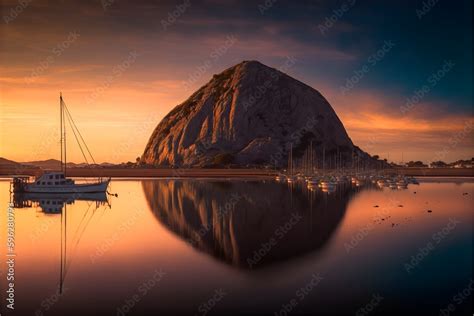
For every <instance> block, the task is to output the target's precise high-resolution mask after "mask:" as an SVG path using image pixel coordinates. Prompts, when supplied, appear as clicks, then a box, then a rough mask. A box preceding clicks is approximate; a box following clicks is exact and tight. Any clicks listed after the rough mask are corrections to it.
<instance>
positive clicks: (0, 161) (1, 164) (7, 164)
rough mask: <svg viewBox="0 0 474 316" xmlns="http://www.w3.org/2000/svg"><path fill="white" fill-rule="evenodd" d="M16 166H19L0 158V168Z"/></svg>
mask: <svg viewBox="0 0 474 316" xmlns="http://www.w3.org/2000/svg"><path fill="white" fill-rule="evenodd" d="M16 166H20V164H19V163H18V162H15V161H13V160H8V159H6V158H2V157H0V167H16Z"/></svg>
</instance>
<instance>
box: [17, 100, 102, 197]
mask: <svg viewBox="0 0 474 316" xmlns="http://www.w3.org/2000/svg"><path fill="white" fill-rule="evenodd" d="M59 108H60V143H61V171H50V172H45V173H43V174H42V175H41V176H39V177H37V178H36V179H35V180H34V181H29V180H28V178H26V177H15V178H13V183H12V184H13V191H14V192H25V193H74V194H80V193H99V192H106V191H107V187H108V186H109V182H110V178H108V179H102V178H99V179H97V180H96V181H94V182H92V183H75V181H74V180H73V179H68V178H66V173H67V163H66V119H67V120H68V121H69V122H70V124H71V129H72V131H73V133H74V136H75V137H76V140H77V142H78V144H79V147H80V148H81V152H82V154H83V156H84V158H85V159H86V162H87V158H86V156H85V154H84V150H83V148H82V146H81V143H80V141H79V138H78V135H79V136H80V139H81V140H82V142H83V143H84V145H85V148H86V149H87V152H88V153H89V155H90V157H91V158H92V159H93V157H92V155H91V153H90V151H89V149H88V147H87V145H86V144H85V142H84V139H83V138H82V135H81V134H80V132H79V130H78V129H77V127H76V124H75V123H74V121H73V120H72V116H71V114H70V113H69V110H68V108H67V106H66V103H64V101H63V97H62V94H60V95H59Z"/></svg>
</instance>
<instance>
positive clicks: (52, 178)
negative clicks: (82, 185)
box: [34, 172, 74, 186]
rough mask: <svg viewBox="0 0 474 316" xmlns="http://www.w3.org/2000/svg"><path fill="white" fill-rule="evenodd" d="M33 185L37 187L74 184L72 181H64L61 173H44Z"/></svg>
mask: <svg viewBox="0 0 474 316" xmlns="http://www.w3.org/2000/svg"><path fill="white" fill-rule="evenodd" d="M34 184H36V185H38V186H54V185H68V184H74V181H73V180H71V179H66V178H65V177H64V173H63V172H46V173H44V174H43V175H41V176H40V177H39V178H36V180H35V182H34Z"/></svg>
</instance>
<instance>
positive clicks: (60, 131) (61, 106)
mask: <svg viewBox="0 0 474 316" xmlns="http://www.w3.org/2000/svg"><path fill="white" fill-rule="evenodd" d="M61 100H62V94H61V92H60V93H59V143H60V144H61V171H63V103H62V102H61Z"/></svg>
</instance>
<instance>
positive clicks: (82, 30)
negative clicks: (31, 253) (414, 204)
mask: <svg viewBox="0 0 474 316" xmlns="http://www.w3.org/2000/svg"><path fill="white" fill-rule="evenodd" d="M5 3H6V4H7V5H9V6H14V5H16V4H17V2H16V1H7V2H5ZM81 4H82V5H81V6H78V7H77V8H76V9H72V8H70V7H66V5H63V4H58V5H55V6H47V5H43V4H41V3H35V2H32V3H30V4H29V6H28V7H26V8H25V9H24V10H22V11H21V12H20V13H19V14H18V16H17V17H16V18H15V19H14V20H13V21H11V22H9V23H2V24H1V25H0V35H1V42H0V44H1V45H0V62H1V64H0V157H4V158H7V159H12V160H15V161H20V162H21V161H31V160H41V159H48V158H56V159H58V158H59V137H58V135H57V133H58V130H59V113H58V111H59V92H60V91H61V92H62V93H63V96H64V100H65V102H66V104H67V105H68V107H69V109H70V111H71V113H72V115H73V117H74V118H75V121H76V124H77V126H78V127H79V129H80V130H81V132H82V135H83V136H84V139H85V140H86V142H87V144H88V145H89V148H90V149H91V151H92V153H93V154H94V157H95V158H96V161H98V162H124V161H134V160H135V158H136V157H137V156H140V155H141V154H142V152H143V150H144V148H145V144H146V142H147V141H148V138H149V136H150V135H151V133H152V131H153V129H154V128H155V126H156V125H157V124H158V123H159V121H160V120H161V118H163V117H164V116H165V115H166V114H167V113H168V112H169V111H170V110H171V109H172V108H173V107H174V106H176V105H177V104H179V103H180V102H183V101H184V100H186V98H187V97H189V96H190V95H191V94H192V92H193V91H195V90H196V89H198V88H199V87H200V86H202V85H203V84H205V83H206V82H207V81H208V80H210V79H211V78H212V76H213V74H215V73H219V72H221V71H222V70H224V69H226V68H228V67H231V66H233V65H234V64H237V63H239V62H241V61H242V60H259V61H261V62H263V63H265V64H267V65H268V66H270V67H275V68H279V67H280V66H281V65H282V64H284V62H285V60H286V59H287V58H288V57H289V56H291V57H293V58H295V59H296V60H297V62H296V64H295V65H294V67H291V68H290V69H288V71H287V72H288V74H289V75H290V76H293V77H294V78H296V79H298V80H301V81H303V82H305V83H307V84H308V85H310V86H312V87H314V88H315V89H317V90H319V91H320V92H321V93H322V94H323V95H324V96H325V97H326V98H327V99H328V101H329V103H330V104H331V105H332V106H333V107H334V109H335V110H336V112H337V114H338V115H339V117H340V118H341V120H342V122H343V124H344V125H345V127H346V129H347V131H348V133H349V136H350V137H351V138H352V140H353V142H354V143H355V144H356V145H358V146H359V147H361V148H362V149H363V150H366V151H368V152H369V153H371V154H378V155H380V156H381V157H382V158H388V157H389V158H390V160H393V161H396V162H399V161H401V158H402V153H403V156H404V160H405V161H407V160H415V159H421V160H424V161H430V160H433V159H436V157H439V152H440V151H443V152H446V154H444V155H443V156H442V157H441V158H443V159H444V160H447V161H453V160H457V159H468V158H471V157H472V156H474V150H473V148H474V146H473V145H474V143H473V137H472V136H473V133H472V129H473V117H472V111H471V113H469V112H467V111H466V110H465V109H466V106H465V104H464V105H462V107H457V106H456V101H455V100H453V99H449V98H448V99H446V98H445V99H442V100H439V101H438V100H437V99H436V98H435V97H434V95H433V97H429V98H428V97H427V98H425V99H423V100H422V101H421V102H420V103H419V104H417V105H416V106H415V107H414V108H413V110H411V111H409V112H408V113H406V114H403V113H401V112H400V110H399V107H400V105H403V104H404V103H405V100H406V98H407V97H409V96H410V95H411V94H412V93H413V91H414V89H416V88H417V87H419V83H418V82H415V83H414V86H410V87H408V88H407V89H405V90H403V89H401V87H400V86H399V85H397V84H395V83H393V84H390V83H387V84H386V85H385V86H384V88H383V89H381V88H380V85H379V86H376V85H374V84H372V82H373V81H376V80H375V79H374V78H371V77H370V75H372V73H369V74H368V75H367V78H364V79H363V82H361V83H360V84H359V85H357V86H356V87H355V88H354V89H353V90H352V91H351V92H350V93H349V94H347V95H343V94H341V93H340V87H341V85H342V84H343V83H344V80H345V78H347V77H348V76H350V75H351V74H352V71H353V70H355V69H358V68H360V67H361V65H363V63H364V60H366V58H367V56H368V54H370V53H372V52H373V51H374V50H376V49H377V47H379V44H378V43H375V42H374V43H369V42H367V43H366V42H361V43H359V44H358V45H357V46H356V47H355V48H351V49H341V47H340V46H338V45H335V44H334V43H332V42H331V41H330V40H329V39H334V41H333V42H336V40H335V39H338V37H339V36H346V35H347V34H348V33H349V34H350V35H351V36H355V34H356V33H355V32H357V31H359V30H360V29H361V28H360V27H358V26H355V25H350V24H349V23H347V22H344V23H342V22H341V23H340V24H338V25H337V26H335V27H334V29H332V30H331V34H330V37H324V36H321V34H319V31H318V28H317V24H315V21H314V19H310V20H308V21H303V20H301V18H300V16H297V18H296V19H295V21H292V22H291V23H290V22H289V21H286V20H284V19H283V20H278V19H270V16H268V19H267V18H263V17H261V16H260V15H259V13H258V10H255V12H254V11H251V12H250V11H248V10H247V11H237V10H236V11H235V16H233V17H229V18H225V17H218V16H215V15H214V16H213V15H212V14H210V13H208V12H207V11H206V10H203V9H202V7H199V8H198V7H194V8H193V7H191V8H192V9H193V10H194V11H191V8H190V11H189V14H188V15H183V17H182V18H180V19H179V21H178V22H177V23H176V24H173V25H171V26H170V27H169V28H168V29H167V30H166V31H164V30H162V29H160V28H161V24H160V21H161V20H162V18H165V17H166V16H167V13H168V12H171V11H172V10H173V9H174V6H175V3H174V2H169V3H168V2H166V1H165V2H163V4H161V3H160V4H154V5H151V4H150V5H144V4H143V5H138V6H137V7H134V6H131V4H130V3H128V2H127V3H120V2H119V1H117V2H116V3H115V2H114V3H113V5H111V6H110V8H107V9H106V10H104V9H103V8H101V7H100V5H97V3H95V2H88V1H85V2H84V3H82V2H81ZM229 5H231V4H229ZM143 6H145V7H143ZM232 6H235V3H234V4H232ZM254 9H255V8H254ZM276 9H277V8H275V10H276ZM281 9H282V8H281ZM312 9H314V10H315V8H312ZM316 9H317V8H316ZM74 10H76V11H77V12H75V11H74ZM170 10H171V11H170ZM8 12H10V11H8V10H6V9H4V10H3V11H2V13H3V16H5V15H8ZM223 12H227V13H229V11H223ZM242 12H245V14H242ZM249 12H250V13H252V12H253V13H252V14H253V15H257V17H250V16H249V14H250V13H249ZM252 14H250V15H252ZM125 18H127V19H128V20H127V21H128V22H130V23H128V22H127V23H124V21H125V20H124V19H125ZM295 28H296V29H295ZM302 29H304V30H305V32H306V33H308V36H311V40H306V39H305V40H303V39H301V38H300V37H299V36H295V35H294V34H300V33H301V30H302ZM295 32H299V33H295ZM306 33H305V34H306ZM364 36H365V35H364ZM229 38H234V40H233V41H231V42H230V43H229V42H228V40H229ZM219 50H220V51H221V52H222V50H224V51H223V53H222V54H220V55H218V57H217V58H214V57H215V55H216V51H219ZM391 54H395V52H394V53H391ZM213 56H214V57H213ZM387 58H388V57H387ZM206 61H210V65H209V66H208V67H206V69H205V70H204V71H199V67H201V66H202V65H203V64H204V63H205V62H206ZM389 61H390V60H389V59H387V60H384V62H385V63H388V62H389ZM325 67H326V68H325ZM457 69H463V68H462V67H458V68H457ZM383 70H384V69H383V66H377V67H374V69H373V71H374V72H375V71H379V72H381V73H382V75H383V74H384V73H383ZM196 74H197V75H196ZM426 75H429V72H428V73H425V72H422V71H421V70H420V77H422V78H423V77H426ZM193 78H194V79H193ZM387 78H388V77H387ZM451 78H455V77H454V76H452V77H451ZM391 79H393V78H391ZM444 80H445V82H446V83H449V80H450V79H449V77H447V79H444ZM433 100H436V101H433ZM453 138H454V139H456V141H453ZM69 141H70V144H71V142H74V140H73V139H72V138H69ZM68 149H69V150H68V157H69V160H70V161H74V162H82V161H83V160H82V159H81V155H80V152H79V150H78V147H77V146H74V145H71V146H69V147H68Z"/></svg>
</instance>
